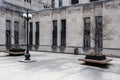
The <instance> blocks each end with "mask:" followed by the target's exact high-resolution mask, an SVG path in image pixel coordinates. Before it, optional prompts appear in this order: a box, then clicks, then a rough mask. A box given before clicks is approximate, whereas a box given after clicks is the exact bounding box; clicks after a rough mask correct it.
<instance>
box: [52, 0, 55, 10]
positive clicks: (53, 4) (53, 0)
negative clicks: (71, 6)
mask: <svg viewBox="0 0 120 80" xmlns="http://www.w3.org/2000/svg"><path fill="white" fill-rule="evenodd" d="M52 8H55V0H52Z"/></svg>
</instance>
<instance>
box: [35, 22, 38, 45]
mask: <svg viewBox="0 0 120 80" xmlns="http://www.w3.org/2000/svg"><path fill="white" fill-rule="evenodd" d="M35 34H36V36H35V45H37V46H39V22H36V32H35Z"/></svg>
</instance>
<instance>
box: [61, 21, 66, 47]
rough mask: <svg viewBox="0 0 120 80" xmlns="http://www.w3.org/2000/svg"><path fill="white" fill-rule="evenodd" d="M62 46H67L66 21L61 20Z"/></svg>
mask: <svg viewBox="0 0 120 80" xmlns="http://www.w3.org/2000/svg"><path fill="white" fill-rule="evenodd" d="M61 46H66V20H65V19H64V20H61Z"/></svg>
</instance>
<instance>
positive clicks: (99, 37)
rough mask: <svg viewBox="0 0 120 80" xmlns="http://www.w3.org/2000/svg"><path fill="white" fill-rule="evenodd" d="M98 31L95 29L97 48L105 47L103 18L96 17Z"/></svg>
mask: <svg viewBox="0 0 120 80" xmlns="http://www.w3.org/2000/svg"><path fill="white" fill-rule="evenodd" d="M95 23H96V29H95V31H96V32H95V46H97V47H99V48H102V47H103V45H102V44H103V35H102V16H96V17H95Z"/></svg>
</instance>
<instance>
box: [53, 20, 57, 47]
mask: <svg viewBox="0 0 120 80" xmlns="http://www.w3.org/2000/svg"><path fill="white" fill-rule="evenodd" d="M52 45H53V46H57V20H53V39H52Z"/></svg>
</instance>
